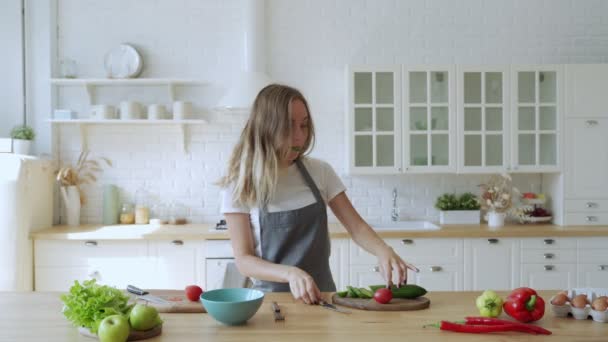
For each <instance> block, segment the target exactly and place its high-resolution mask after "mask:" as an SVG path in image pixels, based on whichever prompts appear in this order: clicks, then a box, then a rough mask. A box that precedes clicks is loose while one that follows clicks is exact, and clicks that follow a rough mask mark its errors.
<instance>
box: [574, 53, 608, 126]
mask: <svg viewBox="0 0 608 342" xmlns="http://www.w3.org/2000/svg"><path fill="white" fill-rule="evenodd" d="M566 78H567V80H568V85H567V89H566V109H567V110H566V116H567V117H608V106H607V105H608V96H607V95H608V65H607V64H568V65H566Z"/></svg>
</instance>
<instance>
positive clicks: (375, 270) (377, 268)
mask: <svg viewBox="0 0 608 342" xmlns="http://www.w3.org/2000/svg"><path fill="white" fill-rule="evenodd" d="M372 272H380V266H374V267H373V268H372Z"/></svg>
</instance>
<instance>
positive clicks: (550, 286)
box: [521, 264, 576, 290]
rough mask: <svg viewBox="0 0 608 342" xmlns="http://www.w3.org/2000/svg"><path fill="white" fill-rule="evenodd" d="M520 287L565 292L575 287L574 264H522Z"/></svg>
mask: <svg viewBox="0 0 608 342" xmlns="http://www.w3.org/2000/svg"><path fill="white" fill-rule="evenodd" d="M521 285H522V286H526V287H531V288H533V289H536V290H567V289H571V288H573V287H575V286H576V265H575V264H523V265H522V267H521Z"/></svg>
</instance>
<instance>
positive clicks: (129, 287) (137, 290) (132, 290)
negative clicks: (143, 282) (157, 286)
mask: <svg viewBox="0 0 608 342" xmlns="http://www.w3.org/2000/svg"><path fill="white" fill-rule="evenodd" d="M127 291H128V292H130V293H133V294H136V295H138V296H143V295H146V294H148V291H144V290H142V289H140V288H138V287H135V286H133V285H127Z"/></svg>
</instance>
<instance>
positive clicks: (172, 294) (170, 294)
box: [127, 290, 207, 313]
mask: <svg viewBox="0 0 608 342" xmlns="http://www.w3.org/2000/svg"><path fill="white" fill-rule="evenodd" d="M147 291H148V292H150V294H151V295H153V296H157V297H160V298H162V299H164V300H166V301H168V302H170V303H172V305H162V304H157V303H153V302H148V305H150V306H153V307H155V308H156V310H158V312H160V313H204V312H207V311H206V310H205V308H204V307H203V304H202V303H201V302H191V301H190V300H189V299H188V298H186V293H185V292H184V291H180V290H147ZM127 294H128V295H129V296H130V297H131V299H132V300H134V301H135V299H136V297H137V296H134V295H133V294H130V293H127ZM137 302H138V303H145V302H146V301H145V300H142V299H137Z"/></svg>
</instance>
